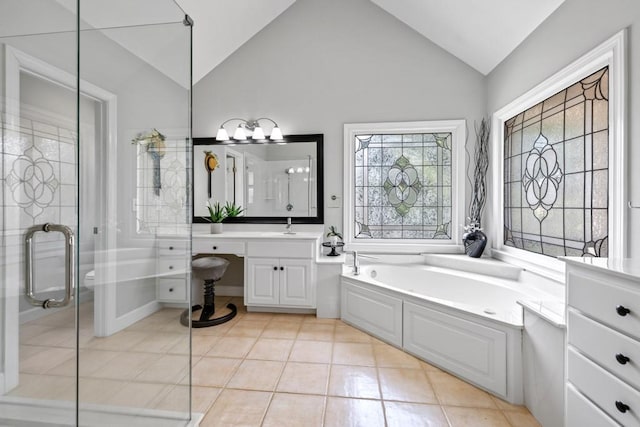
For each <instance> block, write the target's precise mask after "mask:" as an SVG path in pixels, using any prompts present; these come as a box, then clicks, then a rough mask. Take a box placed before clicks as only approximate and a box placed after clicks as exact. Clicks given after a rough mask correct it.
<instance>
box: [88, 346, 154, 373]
mask: <svg viewBox="0 0 640 427" xmlns="http://www.w3.org/2000/svg"><path fill="white" fill-rule="evenodd" d="M93 351H96V350H93ZM160 357H161V355H159V354H153V353H120V352H118V353H117V355H116V356H115V357H114V358H113V359H111V360H110V361H109V363H107V364H105V365H103V366H102V367H101V368H100V369H97V370H95V371H94V372H92V373H91V374H90V376H91V377H95V378H108V379H119V380H130V379H132V378H135V377H137V376H138V375H139V374H140V373H141V372H142V371H144V370H145V369H146V368H147V367H148V366H149V365H151V364H152V363H154V362H155V361H156V360H158V359H159V358H160ZM80 363H82V361H81V362H80Z"/></svg>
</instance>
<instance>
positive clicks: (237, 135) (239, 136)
mask: <svg viewBox="0 0 640 427" xmlns="http://www.w3.org/2000/svg"><path fill="white" fill-rule="evenodd" d="M233 139H236V140H238V141H244V140H246V139H247V134H246V133H245V131H244V128H243V127H242V125H241V124H240V125H238V127H237V128H236V131H235V132H234V134H233Z"/></svg>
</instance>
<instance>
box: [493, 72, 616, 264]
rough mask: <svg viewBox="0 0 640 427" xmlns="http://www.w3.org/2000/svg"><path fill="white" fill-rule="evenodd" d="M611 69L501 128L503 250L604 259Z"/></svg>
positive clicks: (524, 113) (522, 114)
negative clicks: (502, 155)
mask: <svg viewBox="0 0 640 427" xmlns="http://www.w3.org/2000/svg"><path fill="white" fill-rule="evenodd" d="M608 158H609V67H604V68H602V69H600V70H598V71H596V72H595V73H593V74H591V75H589V76H587V77H585V78H584V79H582V80H580V81H578V82H576V83H575V84H573V85H571V86H569V87H567V88H566V89H564V90H562V91H560V92H558V93H556V94H555V95H553V96H550V97H549V98H547V99H545V100H544V101H542V102H540V103H538V104H536V105H534V106H533V107H531V108H529V109H527V110H525V111H523V112H522V113H520V114H518V115H516V116H514V117H512V118H510V119H509V120H507V121H506V122H505V124H504V244H505V245H507V246H512V247H515V248H519V249H524V250H527V251H531V252H536V253H539V254H544V255H551V256H566V255H569V256H598V257H600V256H601V257H606V256H607V255H608V244H607V243H608V233H609V231H608V202H609V201H608V188H609V175H608Z"/></svg>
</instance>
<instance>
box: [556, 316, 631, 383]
mask: <svg viewBox="0 0 640 427" xmlns="http://www.w3.org/2000/svg"><path fill="white" fill-rule="evenodd" d="M567 330H568V340H569V344H571V345H573V346H574V347H576V348H577V349H579V350H580V351H581V352H582V353H584V354H586V355H587V356H588V357H589V358H590V359H592V360H593V361H595V362H597V363H598V364H600V366H602V367H603V368H605V369H607V370H608V371H610V372H612V373H613V374H614V375H616V376H617V377H618V378H620V379H622V380H623V381H625V382H627V383H629V384H630V385H632V386H634V387H635V388H637V389H638V390H640V341H636V340H634V339H632V338H629V337H628V336H626V335H623V334H621V333H619V332H616V331H614V330H613V329H609V328H607V327H606V326H603V325H602V324H600V323H598V322H594V321H593V320H591V319H589V318H587V317H584V316H581V315H580V314H578V313H576V312H575V311H573V310H572V309H569V317H568V328H567ZM625 358H629V360H628V361H627V360H626V359H625ZM618 359H620V360H618ZM621 362H622V363H621Z"/></svg>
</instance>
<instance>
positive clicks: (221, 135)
mask: <svg viewBox="0 0 640 427" xmlns="http://www.w3.org/2000/svg"><path fill="white" fill-rule="evenodd" d="M216 139H217V140H218V141H228V140H229V134H228V133H227V131H226V130H225V128H223V127H222V126H220V129H218V133H217V134H216Z"/></svg>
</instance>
